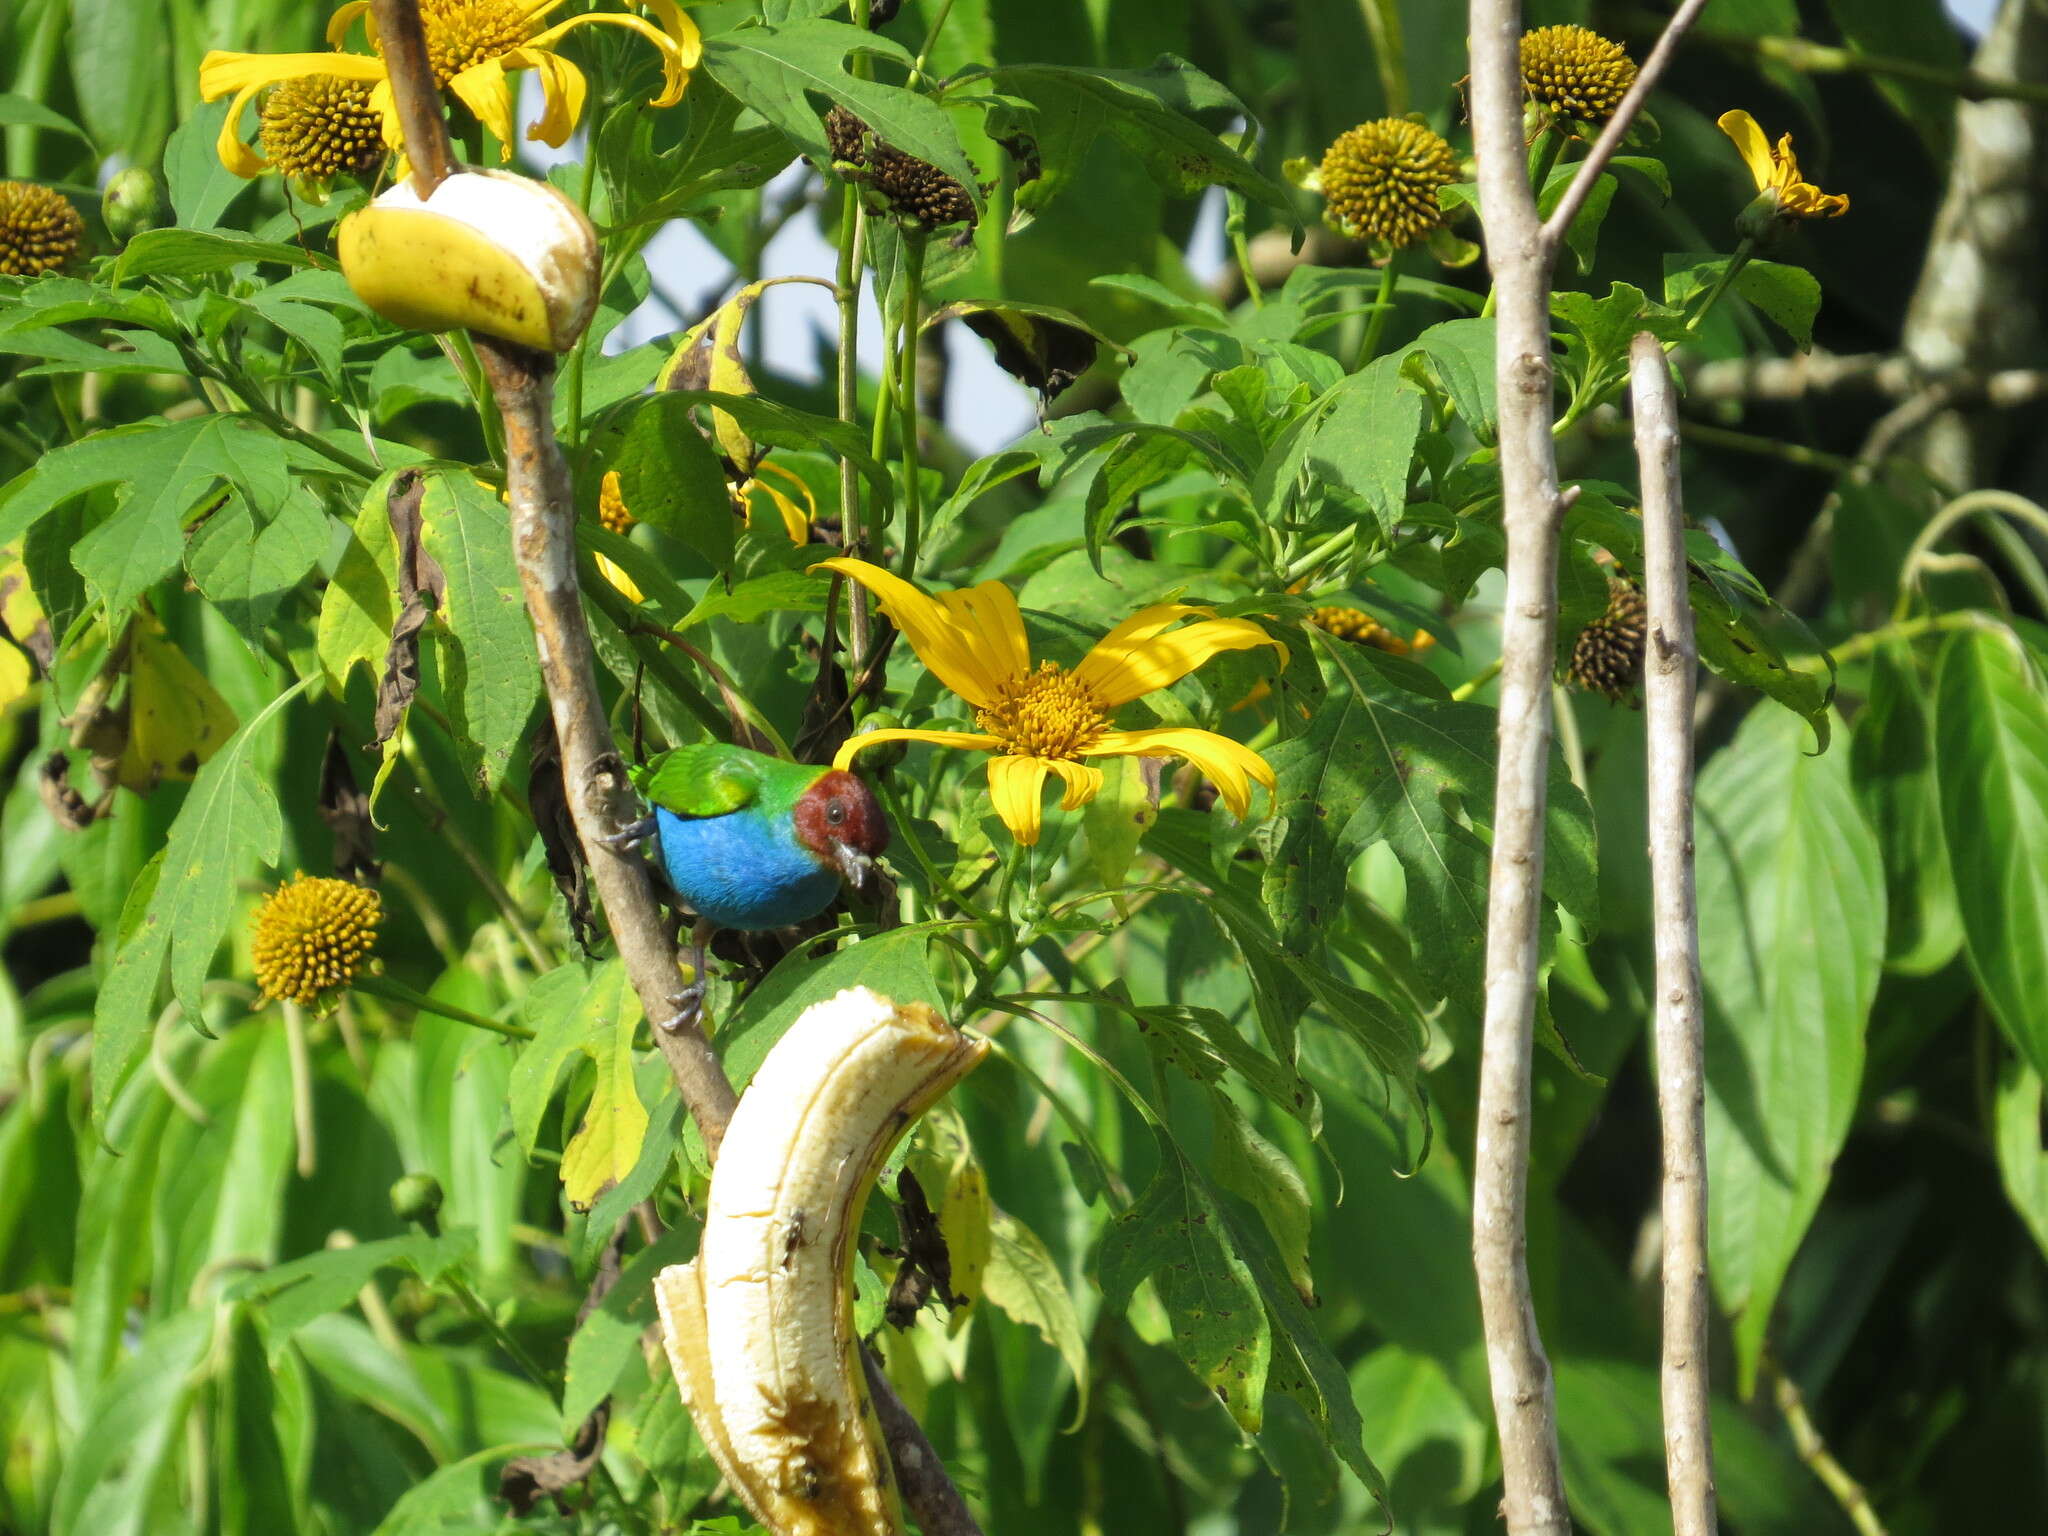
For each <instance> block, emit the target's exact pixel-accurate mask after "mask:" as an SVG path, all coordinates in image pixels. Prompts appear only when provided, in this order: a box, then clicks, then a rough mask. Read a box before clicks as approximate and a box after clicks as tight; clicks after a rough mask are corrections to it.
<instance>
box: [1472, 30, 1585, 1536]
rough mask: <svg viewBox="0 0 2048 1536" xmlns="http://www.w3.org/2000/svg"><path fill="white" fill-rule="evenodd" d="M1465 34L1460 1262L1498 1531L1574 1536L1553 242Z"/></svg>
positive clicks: (1518, 102)
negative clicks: (1561, 1244)
mask: <svg viewBox="0 0 2048 1536" xmlns="http://www.w3.org/2000/svg"><path fill="white" fill-rule="evenodd" d="M1469 30H1470V34H1471V47H1472V127H1473V139H1474V145H1475V148H1476V150H1477V153H1478V160H1479V208H1480V217H1481V222H1482V223H1483V225H1484V227H1485V233H1486V246H1487V257H1488V260H1489V263H1490V264H1491V266H1492V268H1493V277H1494V284H1495V289H1496V292H1497V294H1498V298H1499V308H1498V330H1497V333H1496V338H1497V339H1496V345H1495V355H1494V368H1495V373H1496V385H1497V389H1498V393H1499V400H1500V405H1499V416H1500V467H1501V492H1502V497H1503V504H1504V514H1503V515H1504V522H1505V526H1506V530H1507V598H1506V602H1505V604H1504V606H1503V610H1502V615H1501V658H1502V664H1501V676H1500V759H1499V764H1498V767H1497V769H1496V778H1495V787H1494V829H1493V859H1492V868H1491V871H1490V873H1489V876H1488V881H1487V914H1486V1020H1485V1028H1484V1036H1483V1039H1482V1042H1481V1046H1480V1057H1479V1114H1478V1121H1479V1128H1478V1140H1477V1146H1476V1147H1475V1149H1474V1155H1473V1170H1472V1259H1473V1266H1474V1268H1475V1270H1476V1271H1477V1274H1478V1281H1479V1304H1480V1313H1481V1318H1482V1323H1483V1326H1484V1329H1485V1334H1486V1357H1487V1368H1488V1373H1489V1376H1490V1378H1491V1381H1492V1387H1493V1411H1494V1419H1495V1422H1496V1424H1497V1425H1498V1428H1499V1432H1500V1447H1501V1472H1502V1477H1503V1481H1504V1484H1505V1497H1504V1498H1503V1500H1502V1510H1503V1514H1504V1515H1505V1517H1506V1521H1507V1529H1508V1531H1509V1533H1510V1536H1569V1532H1570V1530H1571V1517H1570V1515H1569V1513H1568V1512H1567V1510H1566V1507H1565V1496H1564V1472H1563V1468H1562V1465H1561V1463H1560V1459H1559V1454H1558V1444H1557V1405H1556V1399H1555V1396H1554V1392H1553V1388H1552V1383H1551V1374H1550V1362H1549V1360H1548V1359H1547V1358H1546V1357H1545V1355H1544V1353H1543V1341H1542V1339H1541V1338H1540V1337H1539V1336H1538V1333H1537V1328H1536V1311H1535V1305H1534V1301H1533V1299H1532V1297H1531V1295H1530V1290H1529V1271H1528V1255H1527V1242H1528V1239H1527V1232H1528V1180H1529V1074H1530V1069H1531V1058H1532V1054H1533V1037H1534V1030H1535V1013H1536V981H1537V957H1538V927H1539V923H1540V919H1541V916H1542V911H1543V825H1544V808H1545V806H1544V802H1545V791H1546V788H1547V776H1548V771H1549V766H1550V737H1551V725H1552V721H1551V714H1550V708H1551V704H1550V676H1551V664H1552V656H1553V654H1554V649H1555V644H1556V636H1557V533H1558V523H1559V518H1560V515H1561V510H1562V509H1561V507H1560V504H1559V498H1558V486H1557V458H1556V454H1555V450H1554V447H1553V443H1552V438H1551V432H1550V424H1551V418H1552V415H1553V402H1552V394H1551V384H1552V372H1551V363H1550V267H1551V259H1552V246H1551V243H1550V242H1548V241H1546V240H1545V239H1544V236H1543V229H1542V225H1541V223H1540V222H1539V220H1538V217H1537V212H1536V199H1535V195H1534V194H1533V192H1532V191H1531V190H1530V186H1529V173H1528V161H1527V157H1526V155H1525V154H1524V151H1523V145H1522V71H1521V58H1520V42H1521V34H1522V8H1521V5H1520V3H1519V0H1471V10H1470V28H1469Z"/></svg>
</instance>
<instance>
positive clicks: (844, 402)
mask: <svg viewBox="0 0 2048 1536" xmlns="http://www.w3.org/2000/svg"><path fill="white" fill-rule="evenodd" d="M866 217H867V215H866V212H865V210H864V209H862V207H861V205H860V194H859V193H858V192H857V191H855V190H854V189H853V188H852V187H848V188H846V189H845V191H844V193H843V194H842V195H841V198H840V213H839V273H838V278H839V281H838V294H837V296H838V301H839V419H840V420H841V421H843V422H845V423H846V425H848V426H849V427H858V426H859V425H860V364H859V360H858V358H857V356H856V353H857V351H858V348H859V344H860V288H861V271H860V246H861V234H862V231H863V224H862V221H863V220H864V219H865V218H866ZM863 542H864V541H863V540H862V537H861V526H860V471H859V470H857V469H855V468H854V465H853V461H852V460H851V459H849V458H846V457H844V456H842V457H841V458H840V460H839V544H840V547H841V548H842V549H843V550H845V551H846V553H847V554H849V555H853V556H855V557H858V556H860V555H861V554H863V553H864V550H863V548H862V545H863ZM845 585H846V589H847V620H846V659H847V666H848V670H850V671H851V672H853V673H854V675H855V676H858V675H860V673H861V672H862V671H863V670H864V669H865V667H866V664H867V656H868V591H867V588H866V587H863V586H862V585H861V584H860V583H859V582H857V581H855V582H848V583H846V584H845ZM827 638H828V643H829V637H827Z"/></svg>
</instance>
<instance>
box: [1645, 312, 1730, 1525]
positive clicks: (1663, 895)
mask: <svg viewBox="0 0 2048 1536" xmlns="http://www.w3.org/2000/svg"><path fill="white" fill-rule="evenodd" d="M1631 353H1632V355H1631V357H1630V370H1631V371H1630V392H1631V395H1632V396H1633V399H1634V404H1635V421H1636V463H1637V466H1638V469H1639V472H1640V474H1641V479H1642V498H1643V566H1644V571H1643V589H1644V595H1645V599H1646V602H1647V605H1648V620H1649V644H1648V647H1647V650H1646V654H1645V655H1644V658H1643V662H1644V666H1643V711H1644V730H1645V734H1646V737H1647V740H1648V756H1649V831H1650V888H1651V898H1652V907H1653V912H1654V921H1655V931H1656V951H1657V988H1656V997H1657V1002H1656V1033H1657V1104H1658V1113H1659V1118H1660V1119H1661V1121H1662V1130H1663V1146H1664V1184H1663V1200H1662V1207H1663V1227H1664V1350H1663V1361H1662V1368H1661V1371H1660V1375H1661V1378H1662V1390H1663V1403H1664V1464H1665V1470H1666V1475H1667V1478H1668V1480H1669V1484H1670V1489H1671V1529H1672V1536H1714V1532H1715V1529H1716V1527H1715V1524H1714V1441H1713V1427H1712V1421H1711V1419H1710V1417H1709V1414H1708V1398H1707V1387H1708V1360H1707V1318H1708V1310H1709V1305H1710V1303H1709V1298H1708V1291H1707V1142H1706V1138H1707V1125H1706V1065H1705V1059H1706V1047H1705V1038H1704V1035H1703V1032H1702V1029H1701V1024H1700V928H1699V909H1698V906H1697V904H1696V902H1695V899H1694V890H1693V802H1692V789H1693V736H1692V711H1693V682H1694V679H1695V677H1696V676H1697V675H1698V670H1699V651H1698V648H1697V647H1696V646H1695V644H1694V641H1693V628H1692V600H1691V597H1690V595H1689V593H1688V590H1687V588H1688V580H1687V574H1686V559H1685V504H1684V496H1683V492H1682V488H1681V486H1680V483H1679V475H1678V402H1677V398H1676V392H1675V391H1674V390H1673V389H1672V386H1671V371H1670V364H1669V363H1667V362H1666V361H1665V357H1664V347H1663V344H1662V343H1661V342H1659V341H1658V340H1657V338H1656V337H1655V336H1652V335H1650V334H1649V333H1648V332H1644V333H1643V334H1641V335H1639V336H1637V337H1636V339H1635V345H1634V346H1633V348H1631Z"/></svg>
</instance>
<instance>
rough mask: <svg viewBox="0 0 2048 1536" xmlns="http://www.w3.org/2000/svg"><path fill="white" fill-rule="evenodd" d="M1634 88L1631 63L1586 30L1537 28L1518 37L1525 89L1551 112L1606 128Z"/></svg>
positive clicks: (1621, 50)
mask: <svg viewBox="0 0 2048 1536" xmlns="http://www.w3.org/2000/svg"><path fill="white" fill-rule="evenodd" d="M1635 83H1636V64H1635V60H1633V59H1631V58H1630V57H1629V56H1628V50H1627V49H1626V48H1624V47H1622V46H1621V44H1619V43H1617V42H1615V41H1613V40H1612V39H1611V38H1605V37H1602V36H1601V35H1600V34H1599V33H1598V32H1593V31H1589V30H1588V29H1587V28H1585V27H1573V26H1559V27H1538V28H1537V29H1536V30H1535V31H1534V32H1524V33H1523V34H1522V86H1523V89H1525V90H1526V91H1528V93H1529V94H1530V95H1531V96H1532V97H1534V98H1535V99H1536V100H1537V101H1540V102H1542V103H1543V105H1545V106H1546V107H1549V108H1550V109H1551V110H1552V111H1554V112H1561V113H1563V114H1564V115H1565V116H1566V117H1575V118H1578V119H1579V120H1580V121H1581V122H1587V123H1604V122H1606V121H1607V119H1609V118H1610V117H1612V116H1614V109H1615V108H1616V107H1618V106H1620V105H1621V98H1622V97H1624V96H1626V95H1627V94H1628V88H1629V87H1630V86H1632V85H1634V84H1635Z"/></svg>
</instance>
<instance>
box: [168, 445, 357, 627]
mask: <svg viewBox="0 0 2048 1536" xmlns="http://www.w3.org/2000/svg"><path fill="white" fill-rule="evenodd" d="M328 532H329V529H328V522H327V513H326V511H325V510H324V509H323V508H322V507H321V505H320V501H319V498H318V497H316V496H315V495H313V493H312V492H311V491H310V490H309V489H308V488H307V487H306V486H305V484H304V483H303V482H301V483H299V484H297V485H294V486H293V487H292V489H291V491H290V493H289V494H288V495H286V496H285V498H284V500H283V501H282V502H281V503H278V504H277V505H276V508H275V511H274V512H273V514H272V516H271V517H270V519H269V520H268V521H267V522H266V523H264V524H262V525H261V526H259V525H258V524H257V521H256V518H255V516H254V514H253V513H251V511H250V510H249V502H248V499H247V498H246V497H244V496H243V495H241V494H240V493H239V492H236V493H232V494H230V495H229V497H228V499H227V502H226V504H225V505H223V506H222V507H221V508H220V509H219V510H218V511H216V512H214V513H212V514H210V515H209V516H208V517H207V519H206V521H205V522H203V523H201V524H200V525H199V526H198V527H197V528H195V529H194V530H193V531H192V536H191V538H190V539H189V540H188V541H187V543H186V546H185V570H186V572H187V574H189V575H190V576H191V578H192V584H193V585H194V586H196V587H198V588H199V590H200V591H201V592H202V593H203V594H205V596H206V598H207V600H208V601H209V602H211V603H212V604H213V605H214V606H215V607H216V608H218V609H219V610H220V612H221V617H223V618H225V619H226V620H227V621H228V622H229V623H230V624H232V625H234V626H235V629H236V630H237V632H239V633H240V634H241V636H242V637H243V638H244V639H245V640H247V641H248V642H249V647H250V649H251V650H253V651H256V652H257V653H259V654H261V652H262V650H263V648H264V645H265V642H266V637H267V634H268V631H269V628H270V621H271V620H272V619H273V618H275V617H276V615H277V611H278V609H279V607H281V606H282V605H283V603H284V600H285V599H286V598H287V597H288V596H290V595H291V591H292V589H293V588H294V587H296V586H297V585H298V584H299V583H300V581H302V580H304V579H305V576H306V573H307V572H309V571H311V570H312V569H313V567H314V566H315V565H316V564H317V563H318V562H319V560H320V557H321V556H323V555H325V554H326V553H327V545H328Z"/></svg>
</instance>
